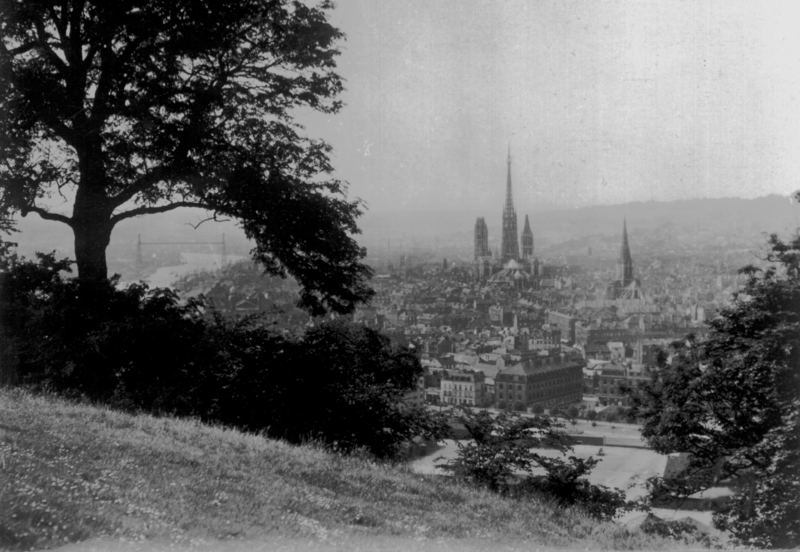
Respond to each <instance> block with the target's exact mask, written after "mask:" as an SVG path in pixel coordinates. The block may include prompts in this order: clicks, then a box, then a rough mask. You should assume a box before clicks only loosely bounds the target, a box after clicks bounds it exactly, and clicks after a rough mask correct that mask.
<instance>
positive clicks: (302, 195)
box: [0, 0, 370, 313]
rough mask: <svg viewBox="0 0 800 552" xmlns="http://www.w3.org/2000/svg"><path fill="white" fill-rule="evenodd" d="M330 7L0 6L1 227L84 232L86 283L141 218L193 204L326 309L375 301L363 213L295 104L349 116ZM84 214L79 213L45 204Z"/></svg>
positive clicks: (56, 0)
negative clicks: (66, 202)
mask: <svg viewBox="0 0 800 552" xmlns="http://www.w3.org/2000/svg"><path fill="white" fill-rule="evenodd" d="M330 7H331V5H330V4H329V3H327V2H323V3H322V4H321V6H320V7H310V6H307V5H305V4H304V3H301V2H295V1H291V0H219V1H215V2H195V1H193V0H121V1H118V2H106V1H100V0H90V1H80V2H77V1H73V0H37V1H35V2H21V1H9V2H2V3H0V161H1V162H0V182H2V184H3V185H2V187H0V215H3V217H0V218H5V217H6V216H7V215H13V214H15V213H21V214H22V215H23V216H24V215H27V214H28V213H37V214H39V215H40V216H41V217H43V218H45V219H48V220H53V221H58V222H62V223H65V224H67V225H69V226H70V227H71V228H72V230H73V232H74V233H75V238H76V240H75V244H76V245H75V256H76V261H77V267H78V275H79V277H80V278H81V279H84V280H87V281H88V280H92V281H95V282H100V283H102V282H103V281H104V280H105V278H106V277H107V269H106V261H105V249H106V246H107V245H108V242H109V239H110V234H111V231H112V229H113V228H114V226H115V225H116V224H117V223H118V222H120V221H122V220H125V219H127V218H131V217H136V216H140V215H146V214H151V213H163V212H167V211H170V210H172V209H176V208H180V207H198V208H203V209H208V210H210V211H212V212H213V214H214V216H215V217H216V216H217V215H222V216H227V217H233V218H236V219H238V220H239V221H240V222H241V225H242V228H243V229H244V231H245V233H246V234H247V236H248V237H250V238H252V239H254V240H255V242H256V247H255V249H254V250H253V256H254V257H255V259H256V260H258V261H260V262H261V263H262V265H263V266H264V267H265V268H266V270H268V271H269V272H271V273H274V274H280V275H283V274H286V273H290V274H292V275H293V276H294V277H296V278H297V280H298V281H299V282H300V283H301V284H302V286H303V294H302V298H301V300H302V304H303V305H304V306H305V307H306V308H308V309H310V310H311V311H313V312H315V313H317V312H320V311H322V310H324V309H331V310H334V311H337V312H342V311H349V310H351V309H352V308H353V305H354V304H355V303H356V302H358V301H360V300H362V299H364V298H366V297H368V296H369V295H370V290H369V289H368V288H367V287H366V284H365V282H366V280H367V279H368V277H369V274H370V271H369V269H368V267H367V266H366V265H364V264H363V263H362V262H361V259H362V258H363V256H364V252H363V250H362V249H361V248H360V247H359V246H358V244H357V243H356V242H355V240H354V239H353V237H352V235H353V234H354V233H356V232H358V228H357V226H356V222H355V221H356V218H357V216H358V215H359V214H360V212H361V206H360V204H359V203H358V202H354V201H348V200H347V199H346V198H345V194H344V192H345V186H344V184H343V183H342V182H340V181H338V180H336V179H332V178H330V177H329V174H330V172H331V170H332V167H331V165H330V162H329V158H328V154H329V150H330V148H329V146H328V145H327V144H325V143H324V142H322V141H318V140H312V139H309V138H306V137H303V136H302V135H301V134H300V132H301V130H302V129H301V127H300V126H299V125H298V124H297V123H295V122H294V121H293V119H292V111H293V110H294V109H295V108H310V109H313V110H317V111H321V112H324V113H335V112H336V111H337V110H338V109H339V107H340V102H339V100H338V99H337V96H338V94H339V92H341V90H342V80H341V78H340V77H339V75H338V74H337V73H336V72H335V68H336V56H337V54H338V51H337V49H336V44H337V42H338V41H339V40H341V38H342V34H341V32H340V31H339V30H337V29H336V28H334V27H333V26H331V25H330V24H329V23H328V22H327V19H326V11H327V10H328V9H329V8H330ZM53 194H59V195H61V196H62V197H67V198H69V199H70V200H72V201H73V203H72V213H71V215H67V214H62V213H55V212H51V211H49V210H48V209H47V206H46V205H47V203H46V201H43V200H44V199H45V198H47V197H48V196H51V195H53Z"/></svg>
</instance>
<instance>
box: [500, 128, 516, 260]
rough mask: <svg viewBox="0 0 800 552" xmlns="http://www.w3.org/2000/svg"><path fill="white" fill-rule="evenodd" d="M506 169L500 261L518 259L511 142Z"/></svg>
mask: <svg viewBox="0 0 800 552" xmlns="http://www.w3.org/2000/svg"><path fill="white" fill-rule="evenodd" d="M507 163H508V169H507V174H506V204H505V206H504V207H503V235H502V241H501V245H500V249H501V262H503V263H506V262H508V261H511V260H517V259H519V238H518V237H517V212H516V211H515V210H514V199H513V196H512V195H511V144H509V145H508V161H507Z"/></svg>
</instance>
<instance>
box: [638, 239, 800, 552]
mask: <svg viewBox="0 0 800 552" xmlns="http://www.w3.org/2000/svg"><path fill="white" fill-rule="evenodd" d="M767 261H769V265H768V266H766V267H764V268H756V267H752V266H751V267H746V268H744V269H742V274H744V275H745V276H746V277H747V281H746V282H745V284H744V287H743V288H742V290H741V291H740V292H739V293H738V295H737V296H736V298H735V300H734V302H733V304H732V305H731V306H730V307H728V308H727V309H725V310H724V311H723V312H722V315H721V316H720V317H718V318H716V319H715V320H713V321H712V322H711V323H710V325H711V332H710V334H709V336H708V338H707V339H706V340H705V341H703V342H697V341H695V340H694V339H691V338H690V339H688V340H687V341H686V343H684V344H676V345H677V348H676V351H675V354H674V355H673V358H672V361H671V363H670V364H669V365H668V366H666V367H665V368H664V369H663V370H662V374H661V377H660V379H659V380H658V381H657V382H656V383H654V384H653V385H651V386H649V387H648V388H647V389H646V391H645V395H644V396H643V397H641V398H640V400H639V402H638V411H639V414H640V415H642V416H643V417H644V419H645V424H644V430H643V434H644V436H645V437H646V438H647V439H648V441H649V443H650V444H651V445H652V446H653V447H654V448H655V449H656V450H658V451H660V452H675V451H681V452H689V453H691V458H692V462H691V466H690V469H689V471H688V475H687V476H686V477H684V478H683V480H682V481H681V482H678V484H676V485H673V486H674V487H675V488H682V489H683V490H682V492H683V493H690V492H694V491H696V490H698V489H702V488H706V487H708V486H710V485H711V484H713V483H714V482H715V481H716V480H718V479H719V478H724V477H730V476H733V477H735V482H736V484H737V496H736V497H735V499H734V501H733V503H732V506H731V508H730V509H729V510H728V511H727V512H721V513H719V514H718V515H717V516H716V517H715V520H716V522H717V524H718V525H720V526H722V527H726V528H728V529H729V530H730V531H731V532H732V533H733V534H734V535H735V536H736V537H738V538H739V539H741V540H742V541H744V542H746V543H751V544H756V545H759V546H771V547H788V546H797V545H799V544H800V516H798V515H797V514H798V500H797V496H798V494H797V492H796V491H797V489H798V487H799V486H800V470H798V465H799V463H798V455H800V451H799V449H798V444H799V443H798V417H800V410H799V409H798V407H799V406H800V402H798V397H800V235H798V236H795V237H794V238H793V239H792V240H791V241H790V242H788V243H785V242H783V241H781V240H780V239H779V238H778V237H777V236H775V235H773V236H771V238H770V252H769V254H768V256H767Z"/></svg>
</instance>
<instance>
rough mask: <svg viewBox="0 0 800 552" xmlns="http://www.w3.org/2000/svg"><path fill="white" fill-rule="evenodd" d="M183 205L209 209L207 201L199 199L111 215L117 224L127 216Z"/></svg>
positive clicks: (163, 210) (159, 211) (112, 221)
mask: <svg viewBox="0 0 800 552" xmlns="http://www.w3.org/2000/svg"><path fill="white" fill-rule="evenodd" d="M181 207H197V208H199V209H208V205H206V204H205V203H201V202H199V201H176V202H174V203H168V204H167V205H155V206H152V207H137V208H136V209H131V210H130V211H123V212H122V213H118V214H116V215H114V216H113V217H111V224H112V225H113V224H116V223H118V222H119V221H121V220H124V219H127V218H133V217H138V216H140V215H154V214H157V213H166V212H167V211H172V210H174V209H179V208H181Z"/></svg>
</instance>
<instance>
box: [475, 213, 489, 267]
mask: <svg viewBox="0 0 800 552" xmlns="http://www.w3.org/2000/svg"><path fill="white" fill-rule="evenodd" d="M491 254H492V253H491V251H489V228H488V227H487V226H486V221H485V220H484V219H483V217H478V220H476V221H475V260H476V261H477V260H478V259H480V258H482V257H488V256H490V255H491Z"/></svg>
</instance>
